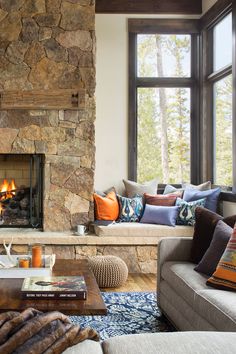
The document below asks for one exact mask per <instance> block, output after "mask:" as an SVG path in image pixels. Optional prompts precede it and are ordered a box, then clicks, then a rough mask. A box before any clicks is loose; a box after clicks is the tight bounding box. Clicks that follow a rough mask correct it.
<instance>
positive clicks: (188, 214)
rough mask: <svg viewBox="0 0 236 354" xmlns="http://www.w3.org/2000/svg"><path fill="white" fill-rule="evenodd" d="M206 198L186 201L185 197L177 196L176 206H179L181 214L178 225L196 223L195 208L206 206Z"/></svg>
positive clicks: (177, 221)
mask: <svg viewBox="0 0 236 354" xmlns="http://www.w3.org/2000/svg"><path fill="white" fill-rule="evenodd" d="M205 204H206V198H202V199H199V200H195V201H193V202H186V201H185V200H183V199H180V198H177V200H176V204H175V205H176V206H178V207H179V215H178V217H177V220H176V224H177V225H190V226H193V225H194V224H195V210H196V208H197V207H204V206H205Z"/></svg>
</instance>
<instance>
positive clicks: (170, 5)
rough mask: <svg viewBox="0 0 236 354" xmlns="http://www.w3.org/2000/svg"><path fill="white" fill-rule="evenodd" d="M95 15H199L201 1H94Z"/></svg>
mask: <svg viewBox="0 0 236 354" xmlns="http://www.w3.org/2000/svg"><path fill="white" fill-rule="evenodd" d="M96 13H104V14H188V15H189V14H201V13H202V0H96Z"/></svg>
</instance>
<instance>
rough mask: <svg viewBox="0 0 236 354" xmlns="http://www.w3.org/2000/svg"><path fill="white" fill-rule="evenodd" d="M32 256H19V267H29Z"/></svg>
mask: <svg viewBox="0 0 236 354" xmlns="http://www.w3.org/2000/svg"><path fill="white" fill-rule="evenodd" d="M29 266H30V258H29V257H27V258H19V268H29Z"/></svg>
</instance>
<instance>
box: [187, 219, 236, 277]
mask: <svg viewBox="0 0 236 354" xmlns="http://www.w3.org/2000/svg"><path fill="white" fill-rule="evenodd" d="M232 232H233V229H232V228H231V227H230V226H228V225H227V224H226V223H224V221H222V220H219V221H218V223H217V225H216V228H215V231H214V234H213V238H212V241H211V243H210V246H209V248H208V249H207V251H206V253H205V254H204V256H203V257H202V259H201V261H200V262H199V263H198V265H197V266H196V267H195V268H194V269H195V270H196V271H197V272H199V273H203V274H206V275H209V276H211V275H212V274H213V273H214V272H215V270H216V267H217V265H218V263H219V261H220V259H221V256H222V255H223V253H224V250H225V248H226V246H227V243H228V241H229V239H230V236H231V235H232Z"/></svg>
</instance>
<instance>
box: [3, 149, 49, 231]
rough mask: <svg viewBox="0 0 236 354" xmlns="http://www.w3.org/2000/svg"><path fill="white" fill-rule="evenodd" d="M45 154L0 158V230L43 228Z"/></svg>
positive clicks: (4, 156) (4, 155)
mask: <svg viewBox="0 0 236 354" xmlns="http://www.w3.org/2000/svg"><path fill="white" fill-rule="evenodd" d="M43 167H44V155H42V154H0V227H32V228H41V227H42V224H43V220H42V219H43V204H42V203H43V201H42V196H43Z"/></svg>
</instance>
